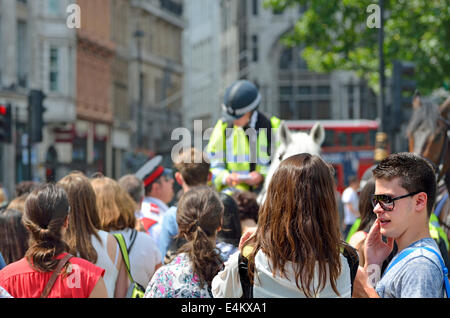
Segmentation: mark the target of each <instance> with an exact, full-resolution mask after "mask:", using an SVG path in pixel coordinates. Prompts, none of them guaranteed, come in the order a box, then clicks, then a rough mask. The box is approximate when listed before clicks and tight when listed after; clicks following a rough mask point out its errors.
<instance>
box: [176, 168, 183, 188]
mask: <svg viewBox="0 0 450 318" xmlns="http://www.w3.org/2000/svg"><path fill="white" fill-rule="evenodd" d="M175 180H176V181H177V183H178V184H179V185H180V186H182V185H183V184H184V179H183V176H182V175H181V173H180V172H179V171H177V172H175Z"/></svg>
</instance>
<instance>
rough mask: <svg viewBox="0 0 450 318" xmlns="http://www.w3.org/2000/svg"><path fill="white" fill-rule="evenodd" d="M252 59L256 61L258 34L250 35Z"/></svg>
mask: <svg viewBox="0 0 450 318" xmlns="http://www.w3.org/2000/svg"><path fill="white" fill-rule="evenodd" d="M252 44H253V45H252V48H253V49H252V61H253V62H258V36H257V35H252Z"/></svg>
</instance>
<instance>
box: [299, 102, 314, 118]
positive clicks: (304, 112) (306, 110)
mask: <svg viewBox="0 0 450 318" xmlns="http://www.w3.org/2000/svg"><path fill="white" fill-rule="evenodd" d="M297 108H298V115H299V119H313V113H312V110H313V109H312V103H311V102H310V101H301V102H297Z"/></svg>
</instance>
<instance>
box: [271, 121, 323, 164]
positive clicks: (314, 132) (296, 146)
mask: <svg viewBox="0 0 450 318" xmlns="http://www.w3.org/2000/svg"><path fill="white" fill-rule="evenodd" d="M324 139H325V129H324V128H323V126H322V125H321V124H320V123H316V124H315V125H314V126H313V128H312V129H311V131H310V133H309V134H308V133H305V132H295V133H294V132H291V131H290V130H289V128H287V126H286V124H285V123H284V122H283V123H282V124H281V126H280V128H279V130H278V139H277V140H279V141H280V146H279V147H278V149H277V151H276V152H275V155H274V157H273V158H272V166H274V167H278V164H279V163H280V162H281V161H283V160H284V159H286V158H289V157H291V156H293V155H297V154H299V153H310V154H313V155H319V154H320V146H321V145H322V143H323V141H324Z"/></svg>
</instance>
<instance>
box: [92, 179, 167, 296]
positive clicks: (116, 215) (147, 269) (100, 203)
mask: <svg viewBox="0 0 450 318" xmlns="http://www.w3.org/2000/svg"><path fill="white" fill-rule="evenodd" d="M90 182H91V185H92V187H93V189H94V191H95V197H96V205H97V210H98V214H99V219H100V229H102V230H103V231H107V232H110V233H111V234H122V235H123V238H124V240H125V244H126V246H127V250H128V256H129V259H130V273H131V276H132V278H133V280H134V281H135V282H137V283H138V284H139V285H141V286H142V288H143V289H145V287H146V286H147V284H148V282H149V281H150V279H151V278H152V276H153V274H154V273H155V271H156V270H157V269H158V268H159V267H160V266H161V254H160V252H159V249H158V247H157V245H156V243H155V241H154V240H153V238H152V237H150V236H149V235H148V234H146V233H143V232H138V231H136V229H135V228H136V222H137V220H136V217H135V214H134V213H135V211H136V203H135V202H134V200H133V199H132V198H131V196H130V195H129V194H128V192H126V191H125V190H124V189H123V188H122V187H121V186H120V185H119V183H118V182H117V181H116V180H113V179H111V178H108V177H104V176H99V177H96V178H93V179H91V180H90Z"/></svg>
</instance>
